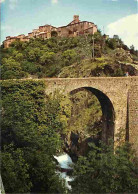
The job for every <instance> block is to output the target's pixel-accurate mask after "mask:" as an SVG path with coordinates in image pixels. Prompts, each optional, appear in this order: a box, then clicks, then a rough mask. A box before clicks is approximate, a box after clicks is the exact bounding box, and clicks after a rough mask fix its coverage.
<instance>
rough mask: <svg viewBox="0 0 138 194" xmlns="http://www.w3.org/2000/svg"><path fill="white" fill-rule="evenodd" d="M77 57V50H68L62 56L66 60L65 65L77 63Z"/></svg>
mask: <svg viewBox="0 0 138 194" xmlns="http://www.w3.org/2000/svg"><path fill="white" fill-rule="evenodd" d="M76 57H77V53H76V52H75V50H66V51H64V52H63V54H62V58H63V60H64V64H65V65H70V64H72V63H73V62H75V59H76Z"/></svg>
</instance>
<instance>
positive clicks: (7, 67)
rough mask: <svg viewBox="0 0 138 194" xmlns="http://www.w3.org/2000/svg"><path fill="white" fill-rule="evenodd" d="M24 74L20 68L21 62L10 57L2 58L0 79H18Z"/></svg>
mask: <svg viewBox="0 0 138 194" xmlns="http://www.w3.org/2000/svg"><path fill="white" fill-rule="evenodd" d="M25 75H26V73H25V72H24V71H23V70H22V67H21V64H20V63H19V62H17V61H15V60H14V59H13V58H12V57H10V58H3V59H2V66H1V76H2V79H19V78H22V77H24V76H25Z"/></svg>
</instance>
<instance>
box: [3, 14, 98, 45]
mask: <svg viewBox="0 0 138 194" xmlns="http://www.w3.org/2000/svg"><path fill="white" fill-rule="evenodd" d="M96 32H97V26H96V25H95V24H94V23H93V22H88V21H80V19H79V15H74V17H73V21H72V22H70V23H69V24H68V25H66V26H61V27H54V26H52V25H48V24H47V25H44V26H39V28H38V29H34V30H33V31H32V32H30V33H28V35H27V36H25V35H24V34H21V35H18V36H13V37H12V36H7V37H6V40H5V41H4V48H8V47H9V46H10V44H11V43H12V42H14V41H16V40H20V41H23V42H26V41H29V40H30V39H31V38H43V39H48V38H51V37H52V36H59V37H76V36H80V35H83V34H94V33H96Z"/></svg>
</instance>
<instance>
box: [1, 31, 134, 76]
mask: <svg viewBox="0 0 138 194" xmlns="http://www.w3.org/2000/svg"><path fill="white" fill-rule="evenodd" d="M53 33H55V32H53ZM92 37H93V35H90V34H89V35H83V36H78V37H69V38H65V37H63V38H62V37H55V35H54V37H52V38H49V39H46V40H43V39H42V38H35V39H31V40H30V41H29V42H21V41H15V42H13V43H12V44H11V47H10V48H8V49H4V48H1V53H2V59H4V58H6V59H7V60H11V58H12V59H14V61H15V62H16V63H17V64H18V66H19V68H20V66H21V69H22V73H19V74H20V75H18V73H17V72H16V73H15V72H14V70H12V72H11V69H10V67H8V68H6V69H5V68H3V70H2V71H3V73H2V75H3V76H2V79H10V78H24V77H28V76H30V77H31V75H33V76H35V77H38V78H41V77H59V74H60V73H62V72H63V71H64V68H66V67H69V68H72V66H73V67H75V68H76V69H74V70H73V71H75V72H72V73H68V72H66V73H65V74H66V77H69V76H72V77H89V76H91V75H93V73H92V74H91V72H93V70H94V68H95V64H90V67H87V61H91V59H92V48H93V39H92ZM116 48H123V49H124V50H126V51H129V50H130V52H131V54H133V59H134V60H137V51H135V49H134V48H133V47H131V48H130V49H129V48H128V47H127V46H126V45H124V43H123V42H122V40H121V39H120V38H119V37H118V36H117V37H116V36H115V38H110V39H107V40H105V37H104V36H102V34H101V32H100V31H98V32H97V33H95V34H94V51H95V58H97V57H106V58H107V60H108V61H110V63H108V64H110V66H111V68H112V69H114V66H113V65H112V64H115V61H116V60H119V59H118V58H117V56H114V57H113V56H111V55H113V54H114V50H115V49H116ZM125 56H127V54H125ZM129 58H130V57H126V60H125V62H131V61H130V59H129ZM115 59H116V60H115ZM19 63H20V65H19ZM93 63H94V61H93ZM9 64H10V63H9ZM2 65H4V66H5V64H3V63H2ZM10 66H12V65H10ZM77 67H78V68H77ZM81 68H82V70H80V69H81ZM85 68H86V69H85ZM16 69H18V67H16ZM17 71H19V70H17ZM80 71H81V73H80ZM85 71H89V72H90V73H86V74H85ZM70 74H72V75H70ZM96 75H97V74H95V76H96ZM101 76H110V74H106V73H105V72H102V73H101Z"/></svg>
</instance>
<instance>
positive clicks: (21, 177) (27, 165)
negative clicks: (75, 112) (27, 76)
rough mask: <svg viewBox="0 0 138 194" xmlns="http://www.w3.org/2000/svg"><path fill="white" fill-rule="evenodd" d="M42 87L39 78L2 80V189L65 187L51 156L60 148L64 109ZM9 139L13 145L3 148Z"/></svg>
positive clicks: (51, 189) (62, 189)
mask: <svg viewBox="0 0 138 194" xmlns="http://www.w3.org/2000/svg"><path fill="white" fill-rule="evenodd" d="M44 88H45V85H44V83H43V82H42V81H40V82H36V81H25V82H21V81H17V80H16V81H13V80H10V81H3V82H2V96H3V98H2V117H3V119H2V123H1V126H2V133H1V135H2V154H3V160H2V172H3V173H2V178H3V177H4V178H3V184H4V186H5V188H6V192H11V191H13V192H14V193H15V192H16V193H17V192H23V193H25V192H33V193H35V192H37V193H39V192H43V193H65V191H66V188H65V186H64V181H63V180H62V179H61V178H60V177H59V175H58V174H56V164H55V162H54V158H53V155H55V154H56V153H57V152H58V151H59V150H61V144H62V141H61V133H62V132H63V130H64V127H65V125H64V122H63V120H62V115H65V113H64V111H63V110H64V109H63V107H62V106H61V105H60V100H59V99H56V97H54V98H52V97H51V98H49V97H47V98H46V97H45V92H44ZM62 99H63V98H62ZM11 143H12V144H13V147H14V149H13V148H12V151H10V149H6V150H5V147H7V146H8V145H10V144H11ZM18 158H19V160H18ZM12 174H13V180H11V179H12ZM28 177H29V182H28ZM10 181H11V184H9V182H10ZM21 182H22V184H21ZM17 184H18V186H17ZM28 184H29V185H31V186H30V187H29V185H28Z"/></svg>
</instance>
